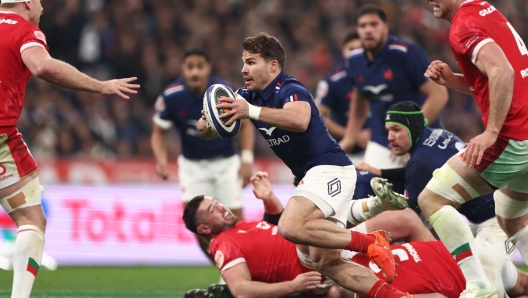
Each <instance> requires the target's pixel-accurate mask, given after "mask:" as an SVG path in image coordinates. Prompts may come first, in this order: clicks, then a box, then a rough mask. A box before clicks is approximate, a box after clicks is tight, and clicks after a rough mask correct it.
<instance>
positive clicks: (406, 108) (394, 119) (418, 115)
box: [385, 101, 427, 148]
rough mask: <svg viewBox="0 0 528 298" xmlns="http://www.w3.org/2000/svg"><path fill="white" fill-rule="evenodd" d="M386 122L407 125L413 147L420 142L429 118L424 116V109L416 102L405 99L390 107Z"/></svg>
mask: <svg viewBox="0 0 528 298" xmlns="http://www.w3.org/2000/svg"><path fill="white" fill-rule="evenodd" d="M385 124H398V125H401V126H403V127H405V129H407V132H408V133H409V138H410V139H411V148H412V147H414V145H416V143H417V142H418V139H419V138H420V135H421V134H422V131H423V129H424V127H425V126H426V125H427V119H425V118H424V115H423V113H422V110H421V109H420V107H419V106H418V105H417V104H416V103H414V102H412V101H403V102H398V103H395V104H393V105H392V106H390V107H389V110H388V111H387V116H386V118H385Z"/></svg>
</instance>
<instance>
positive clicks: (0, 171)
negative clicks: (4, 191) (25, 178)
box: [0, 164, 13, 181]
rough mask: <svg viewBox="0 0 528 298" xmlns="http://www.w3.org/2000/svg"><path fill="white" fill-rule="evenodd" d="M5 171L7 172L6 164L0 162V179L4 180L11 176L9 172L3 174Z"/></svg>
mask: <svg viewBox="0 0 528 298" xmlns="http://www.w3.org/2000/svg"><path fill="white" fill-rule="evenodd" d="M6 172H7V168H6V166H4V165H2V164H0V181H4V180H6V179H9V178H11V177H13V174H12V173H11V174H9V175H5V176H3V175H4V174H5V173H6Z"/></svg>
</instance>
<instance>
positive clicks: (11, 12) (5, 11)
mask: <svg viewBox="0 0 528 298" xmlns="http://www.w3.org/2000/svg"><path fill="white" fill-rule="evenodd" d="M0 13H6V14H16V15H19V14H18V13H16V12H14V11H10V10H0Z"/></svg>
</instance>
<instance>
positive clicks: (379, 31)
mask: <svg viewBox="0 0 528 298" xmlns="http://www.w3.org/2000/svg"><path fill="white" fill-rule="evenodd" d="M357 33H358V35H359V39H360V40H361V44H362V45H363V48H365V50H366V51H378V50H381V49H382V48H383V46H384V45H385V41H386V40H387V36H388V34H389V26H387V24H385V23H384V22H383V21H382V20H381V18H380V17H379V16H378V15H377V14H374V13H372V14H366V15H362V16H361V17H360V18H359V19H358V21H357Z"/></svg>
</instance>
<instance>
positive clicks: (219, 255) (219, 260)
mask: <svg viewBox="0 0 528 298" xmlns="http://www.w3.org/2000/svg"><path fill="white" fill-rule="evenodd" d="M214 260H215V263H216V267H218V268H222V265H224V253H223V252H221V251H219V250H217V251H216V254H215V257H214Z"/></svg>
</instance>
